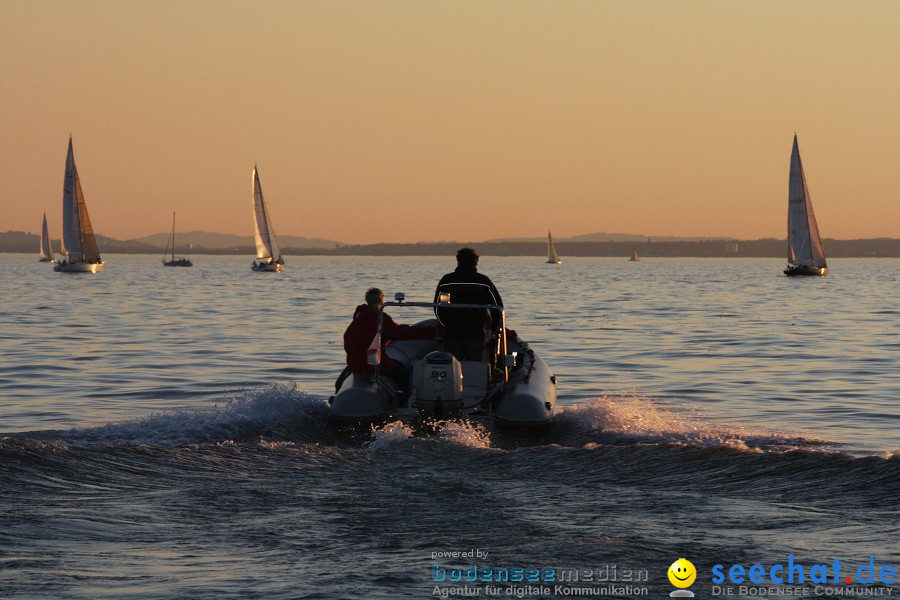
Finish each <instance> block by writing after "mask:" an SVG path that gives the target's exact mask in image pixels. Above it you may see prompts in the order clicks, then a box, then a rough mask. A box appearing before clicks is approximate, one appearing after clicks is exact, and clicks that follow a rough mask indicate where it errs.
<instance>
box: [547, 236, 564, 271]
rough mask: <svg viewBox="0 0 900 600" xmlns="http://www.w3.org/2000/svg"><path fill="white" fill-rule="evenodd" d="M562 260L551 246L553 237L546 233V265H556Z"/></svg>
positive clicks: (554, 247)
mask: <svg viewBox="0 0 900 600" xmlns="http://www.w3.org/2000/svg"><path fill="white" fill-rule="evenodd" d="M561 262H562V260H560V258H559V253H558V252H557V251H556V246H554V245H553V236H551V235H550V232H549V231H548V232H547V263H548V264H551V265H558V264H559V263H561Z"/></svg>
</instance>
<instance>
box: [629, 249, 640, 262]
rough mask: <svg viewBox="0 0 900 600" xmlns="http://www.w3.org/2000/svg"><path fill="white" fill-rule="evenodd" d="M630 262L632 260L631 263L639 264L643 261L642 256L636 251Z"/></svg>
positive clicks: (633, 252)
mask: <svg viewBox="0 0 900 600" xmlns="http://www.w3.org/2000/svg"><path fill="white" fill-rule="evenodd" d="M628 260H630V261H631V262H638V261H639V260H641V256H640V254H638V251H637V250H634V251H632V253H631V258H629V259H628Z"/></svg>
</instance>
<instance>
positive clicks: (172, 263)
mask: <svg viewBox="0 0 900 600" xmlns="http://www.w3.org/2000/svg"><path fill="white" fill-rule="evenodd" d="M170 247H171V248H172V254H171V257H170V255H169V248H170ZM162 264H163V265H165V266H167V267H193V266H194V263H192V262H191V261H190V260H189V259H187V258H186V257H184V256H179V257H178V258H175V211H172V235H170V236H169V241H167V242H166V253H165V254H164V255H163V261H162Z"/></svg>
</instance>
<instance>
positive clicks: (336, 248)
mask: <svg viewBox="0 0 900 600" xmlns="http://www.w3.org/2000/svg"><path fill="white" fill-rule="evenodd" d="M196 234H199V235H196ZM592 235H617V234H592ZM205 236H209V237H205ZM167 237H168V236H167V235H166V234H157V235H156V236H147V237H145V238H140V239H139V240H126V241H121V240H116V239H113V238H108V237H105V236H102V235H98V236H97V244H98V245H99V246H100V252H101V253H103V254H162V252H163V249H164V248H165V243H166V239H167ZM578 237H582V236H578ZM635 237H636V239H631V240H620V241H584V240H577V241H573V240H574V238H568V239H564V240H560V241H558V242H557V243H556V249H557V250H558V251H559V253H560V255H562V257H563V261H565V258H566V257H575V256H621V257H627V256H631V253H632V251H635V250H636V251H637V252H638V254H640V256H641V257H642V258H652V257H654V256H659V257H664V256H671V257H675V256H692V257H714V256H715V257H742V256H743V257H769V258H776V257H777V258H782V259H783V257H784V254H785V248H786V244H787V242H786V240H777V239H774V238H766V239H760V240H735V239H733V238H718V239H710V238H703V239H697V238H672V237H658V238H657V237H651V238H650V239H649V241H648V239H647V238H646V237H644V236H635ZM278 239H279V242H280V244H281V247H282V251H283V252H284V253H285V254H287V255H288V256H292V255H293V256H297V255H306V256H310V255H321V256H445V257H447V256H453V255H454V254H455V253H456V251H457V249H458V248H459V246H460V243H459V242H419V243H416V244H391V243H381V244H365V245H346V244H341V243H339V242H335V241H333V240H317V239H310V238H302V237H296V236H285V237H283V238H282V237H279V238H278ZM148 240H149V241H148ZM159 240H162V241H161V243H160V241H159ZM39 242H40V236H38V235H37V234H34V233H26V232H24V231H7V232H6V233H0V252H19V253H34V255H35V256H37V253H38V244H39ZM823 242H824V244H825V255H826V256H827V257H828V258H829V259H830V258H850V257H893V258H900V239H893V238H876V239H861V240H835V239H831V238H825V239H824V240H823ZM52 243H53V248H54V249H55V250H56V251H57V252H59V240H58V239H54V240H53V241H52ZM188 243H192V244H193V247H192V248H188ZM207 244H215V246H212V245H207ZM301 244H303V245H301ZM474 245H475V247H476V248H478V253H479V254H481V255H482V256H546V254H547V241H546V239H545V238H526V241H505V242H497V241H484V242H476V243H474ZM175 251H176V252H177V253H178V254H250V255H252V254H254V253H255V252H256V246H255V244H254V243H253V239H252V238H250V236H246V237H244V236H239V235H227V234H219V233H205V232H186V233H185V234H183V236H181V235H179V237H178V247H177V248H176V250H175Z"/></svg>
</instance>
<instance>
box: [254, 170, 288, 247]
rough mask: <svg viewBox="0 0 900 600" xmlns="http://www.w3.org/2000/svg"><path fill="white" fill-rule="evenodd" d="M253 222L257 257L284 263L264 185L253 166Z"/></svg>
mask: <svg viewBox="0 0 900 600" xmlns="http://www.w3.org/2000/svg"><path fill="white" fill-rule="evenodd" d="M253 222H254V224H255V225H256V258H258V259H262V260H268V259H271V260H272V261H273V262H274V263H276V264H284V259H282V257H281V250H280V249H279V248H278V241H277V240H276V239H275V231H274V230H273V229H272V223H271V221H270V220H269V212H268V209H266V202H265V200H263V193H262V186H260V184H259V171H258V169H257V168H256V167H255V166H254V167H253Z"/></svg>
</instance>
